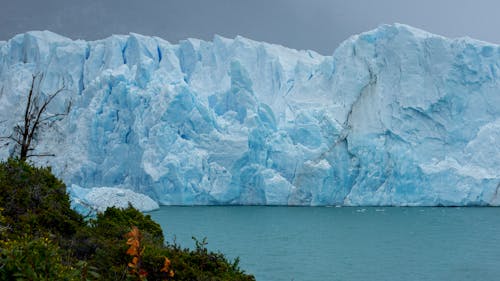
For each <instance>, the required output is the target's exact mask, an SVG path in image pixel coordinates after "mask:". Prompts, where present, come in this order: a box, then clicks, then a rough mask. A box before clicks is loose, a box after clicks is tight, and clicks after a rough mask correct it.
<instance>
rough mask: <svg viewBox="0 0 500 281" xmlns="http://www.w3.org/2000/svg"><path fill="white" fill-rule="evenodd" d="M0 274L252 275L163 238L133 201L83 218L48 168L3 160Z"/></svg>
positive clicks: (199, 245) (200, 246) (201, 249)
mask: <svg viewBox="0 0 500 281" xmlns="http://www.w3.org/2000/svg"><path fill="white" fill-rule="evenodd" d="M0 190H1V192H0V280H255V278H254V277H253V276H252V275H248V274H245V272H244V271H243V270H241V269H240V268H239V266H238V259H236V260H235V261H234V262H231V261H229V260H228V259H227V258H226V257H225V256H224V255H223V254H221V253H213V252H210V251H208V250H207V249H206V247H205V246H206V242H205V240H203V241H196V249H195V250H189V249H184V248H181V247H180V246H179V245H176V244H165V241H164V235H163V232H162V230H161V228H160V226H159V225H158V224H157V223H156V222H154V221H153V220H152V219H151V217H150V216H149V215H144V214H142V213H141V212H139V211H138V210H136V209H134V208H133V207H129V208H127V209H117V208H108V209H107V210H106V211H105V212H104V213H100V214H97V216H96V217H95V218H84V217H83V216H82V215H80V214H78V213H77V212H76V211H74V210H72V209H71V208H70V200H69V196H68V194H67V193H66V186H65V185H64V183H63V182H62V181H60V180H59V179H57V178H56V177H55V176H54V175H53V174H52V173H51V170H50V168H37V167H34V166H32V165H30V164H28V163H26V162H25V161H21V160H16V159H9V160H7V161H6V162H3V163H0Z"/></svg>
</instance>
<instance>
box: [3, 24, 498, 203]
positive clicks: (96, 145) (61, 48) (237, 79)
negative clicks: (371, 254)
mask: <svg viewBox="0 0 500 281" xmlns="http://www.w3.org/2000/svg"><path fill="white" fill-rule="evenodd" d="M36 72H40V73H44V80H43V83H42V84H41V89H42V91H43V92H45V93H51V92H53V91H55V90H57V89H58V88H60V87H62V86H64V87H65V88H66V89H67V91H65V94H64V95H60V96H58V98H57V100H56V101H54V103H53V104H51V107H50V108H49V111H50V112H51V113H57V112H60V111H61V110H63V109H64V108H65V107H66V106H67V105H68V104H69V103H71V110H70V112H69V115H68V116H66V117H65V118H63V119H62V120H61V121H59V122H58V123H57V124H56V125H55V126H53V127H51V128H48V129H46V130H45V131H43V132H41V134H40V137H39V139H40V141H39V142H38V144H37V146H36V150H37V151H38V152H52V153H55V154H56V156H55V157H49V158H39V159H33V160H34V161H35V162H37V163H39V164H49V165H51V166H53V171H54V172H55V173H56V174H57V175H58V176H60V177H62V178H63V179H64V181H65V182H66V183H67V184H68V185H72V184H74V185H78V186H81V187H84V188H95V187H101V186H109V187H115V188H125V189H133V191H134V192H138V193H142V194H145V195H147V196H149V197H151V198H153V199H154V200H155V201H156V202H158V203H160V204H165V205H169V204H180V205H192V204H270V205H499V204H500V198H499V194H498V193H499V189H500V169H499V167H500V48H499V46H497V45H493V44H489V43H485V42H480V41H476V40H472V39H468V38H460V39H447V38H444V37H440V36H437V35H433V34H430V33H427V32H424V31H421V30H418V29H415V28H412V27H409V26H406V25H401V24H394V25H383V26H380V27H379V28H377V29H375V30H373V31H369V32H366V33H363V34H360V35H356V36H353V37H351V38H349V39H348V40H346V41H345V42H344V43H342V44H341V45H340V46H339V47H338V48H337V50H336V51H335V52H334V54H333V55H332V56H322V55H319V54H317V53H315V52H313V51H296V50H291V49H287V48H285V47H281V46H277V45H271V44H266V43H261V42H255V41H252V40H249V39H245V38H243V37H236V38H235V39H226V38H223V37H220V36H215V37H214V39H213V41H212V42H206V41H202V40H196V39H188V40H184V41H181V42H180V43H179V44H170V43H169V42H167V41H164V40H162V39H160V38H156V37H145V36H141V35H138V34H130V35H126V36H111V37H109V38H106V39H103V40H98V41H92V42H85V41H79V40H78V41H73V40H71V39H68V38H65V37H62V36H59V35H56V34H54V33H51V32H47V31H44V32H28V33H25V34H20V35H17V36H15V37H14V38H12V39H11V40H9V41H7V42H0V85H1V86H0V120H5V121H4V122H3V123H0V134H1V135H6V134H9V133H10V132H11V131H12V128H13V126H14V124H15V122H16V121H17V120H19V118H15V117H16V116H17V117H20V116H22V111H23V106H24V103H25V99H26V94H27V90H28V87H29V82H30V79H31V75H32V73H36ZM12 148H13V147H12V144H9V145H8V146H7V147H6V148H3V149H2V150H1V152H0V153H1V155H0V156H1V157H2V158H6V157H8V155H9V153H11V152H12Z"/></svg>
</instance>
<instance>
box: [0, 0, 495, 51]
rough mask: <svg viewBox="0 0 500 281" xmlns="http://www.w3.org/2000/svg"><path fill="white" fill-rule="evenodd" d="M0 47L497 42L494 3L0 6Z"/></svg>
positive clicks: (280, 0)
mask: <svg viewBox="0 0 500 281" xmlns="http://www.w3.org/2000/svg"><path fill="white" fill-rule="evenodd" d="M1 1H2V2H3V3H2V4H1V9H0V40H8V39H9V38H11V37H12V36H13V35H15V34H17V33H22V32H26V31H28V30H45V29H47V30H51V31H54V32H57V33H60V34H62V35H65V36H68V37H71V38H73V39H77V38H80V39H87V40H94V39H100V38H104V37H107V36H109V35H111V34H127V33H129V32H136V33H141V34H146V35H155V36H159V37H162V38H164V39H166V40H168V41H170V42H172V43H176V42H178V41H179V40H182V39H185V38H188V37H194V38H201V39H205V40H211V39H212V37H213V35H214V34H219V35H222V36H225V37H230V38H233V37H235V36H236V35H242V36H245V37H248V38H251V39H254V40H259V41H267V42H270V43H277V44H281V45H285V46H287V47H291V48H296V49H312V50H315V51H317V52H319V53H322V54H331V53H333V50H334V49H335V48H336V47H337V46H338V45H339V43H340V42H342V41H343V40H345V39H346V38H347V37H349V36H350V35H352V34H356V33H360V32H363V31H367V30H370V29H373V28H375V27H377V26H378V25H380V24H383V23H394V22H400V23H405V24H409V25H412V26H415V27H418V28H422V29H425V30H427V31H430V32H433V33H437V34H441V35H445V36H449V37H461V36H469V37H472V38H476V39H480V40H485V41H490V42H494V43H500V32H499V31H498V27H499V26H500V16H498V12H499V11H500V2H499V1H497V0H475V1H465V0H418V1H417V0H412V1H410V0H140V1H139V0H137V1H132V0H101V1H97V0H96V1H85V0H45V1H41V0H16V1H9V0H1Z"/></svg>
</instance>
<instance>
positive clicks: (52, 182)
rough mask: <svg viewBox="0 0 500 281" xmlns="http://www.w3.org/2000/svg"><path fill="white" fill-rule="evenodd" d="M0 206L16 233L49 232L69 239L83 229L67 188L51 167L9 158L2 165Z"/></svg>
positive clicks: (81, 221)
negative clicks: (71, 204)
mask: <svg viewBox="0 0 500 281" xmlns="http://www.w3.org/2000/svg"><path fill="white" fill-rule="evenodd" d="M0 190H1V191H2V192H0V204H1V205H0V207H2V208H3V209H4V210H3V212H2V213H3V215H4V216H5V220H6V221H5V224H6V225H8V226H9V228H10V229H11V231H12V232H13V233H14V234H16V233H17V234H39V235H40V234H43V233H46V232H50V233H53V234H57V235H60V236H62V237H69V236H71V235H74V234H75V232H76V231H77V230H78V229H79V228H80V227H82V226H83V224H84V221H83V217H82V216H81V215H79V214H78V213H76V212H75V211H74V210H72V209H71V207H70V201H69V196H68V194H67V193H66V186H65V185H64V184H63V183H62V182H61V181H60V180H59V179H57V178H56V177H55V176H54V175H53V174H52V173H51V170H50V169H49V168H36V167H33V166H31V165H29V164H27V163H26V162H23V161H18V160H14V159H9V160H8V161H7V162H4V163H0Z"/></svg>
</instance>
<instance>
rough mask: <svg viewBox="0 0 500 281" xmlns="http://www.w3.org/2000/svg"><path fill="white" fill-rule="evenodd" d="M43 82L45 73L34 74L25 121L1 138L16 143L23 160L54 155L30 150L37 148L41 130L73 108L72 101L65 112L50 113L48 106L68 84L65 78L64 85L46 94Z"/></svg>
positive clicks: (15, 149)
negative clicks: (35, 146) (42, 90)
mask: <svg viewBox="0 0 500 281" xmlns="http://www.w3.org/2000/svg"><path fill="white" fill-rule="evenodd" d="M42 82H43V73H42V74H33V75H32V80H31V86H30V89H29V92H28V97H27V100H26V106H25V109H24V116H23V117H24V118H23V121H22V122H20V123H19V124H16V125H15V126H14V128H13V133H12V134H11V135H10V136H6V137H0V140H11V141H14V142H15V143H16V146H15V148H14V152H16V151H18V152H19V159H20V160H22V161H26V159H27V158H28V157H42V156H54V154H51V153H41V154H31V153H30V152H31V151H34V150H35V148H34V145H36V142H37V141H38V136H39V132H40V130H41V129H43V128H46V127H51V126H52V124H54V122H56V121H59V120H61V118H62V117H64V116H66V115H68V114H69V110H70V108H71V101H70V102H69V104H68V106H67V108H66V110H65V111H64V112H62V113H55V114H48V113H47V109H48V106H49V105H50V104H51V103H52V102H53V101H54V99H55V98H56V97H57V96H58V95H59V94H60V93H62V92H63V91H65V90H66V85H65V83H64V79H63V83H62V86H61V87H60V88H59V89H57V90H56V91H55V92H54V93H52V94H49V95H45V94H44V93H42V92H41V90H40V89H41V84H42ZM2 91H3V88H2ZM42 95H43V96H45V98H44V97H43V96H42ZM3 122H5V121H3ZM7 145H8V143H7ZM18 149H19V150H18ZM16 153H17V152H16Z"/></svg>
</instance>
